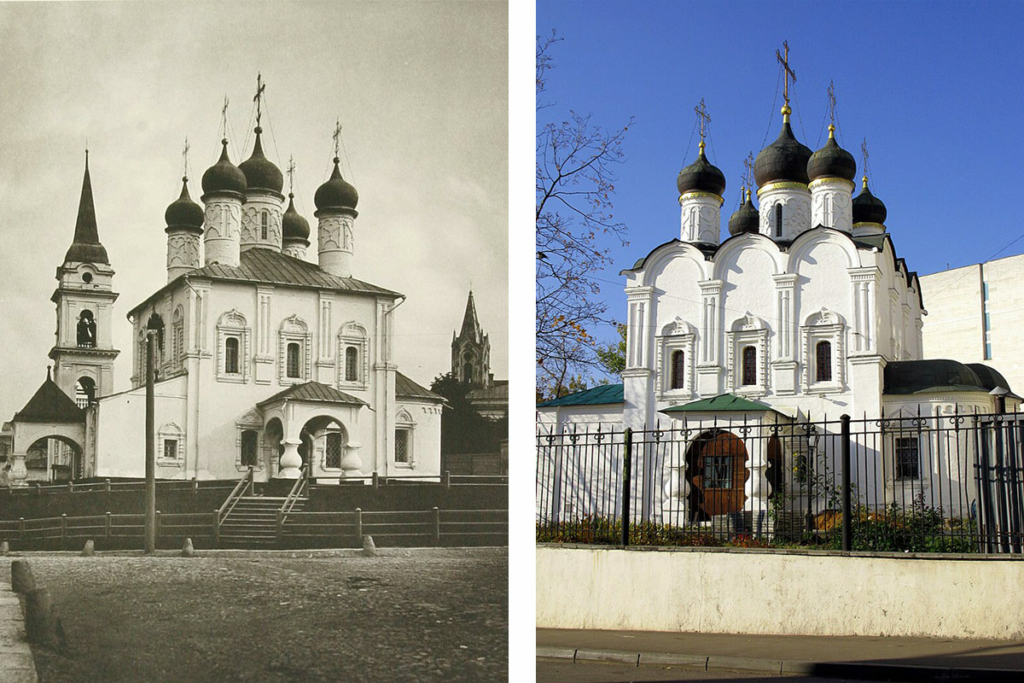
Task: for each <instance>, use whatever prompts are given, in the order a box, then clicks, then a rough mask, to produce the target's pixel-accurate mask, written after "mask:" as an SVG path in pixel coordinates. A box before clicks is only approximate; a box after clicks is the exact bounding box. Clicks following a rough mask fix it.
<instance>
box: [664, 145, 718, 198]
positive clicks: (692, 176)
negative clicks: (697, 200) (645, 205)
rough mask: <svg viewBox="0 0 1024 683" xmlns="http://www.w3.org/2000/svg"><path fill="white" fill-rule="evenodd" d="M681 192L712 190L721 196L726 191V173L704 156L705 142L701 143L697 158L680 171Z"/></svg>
mask: <svg viewBox="0 0 1024 683" xmlns="http://www.w3.org/2000/svg"><path fill="white" fill-rule="evenodd" d="M676 187H677V188H679V194H680V195H682V194H684V193H686V192H693V191H699V192H711V193H712V194H717V195H718V196H719V197H721V196H722V193H723V192H725V175H723V173H722V172H721V171H720V170H719V169H718V168H717V167H716V166H714V165H713V164H712V163H711V162H710V161H708V158H707V157H706V156H704V143H701V148H700V154H698V155H697V160H696V161H694V162H693V163H692V164H690V165H689V166H687V167H686V168H684V169H683V170H682V171H680V172H679V176H678V177H677V178H676Z"/></svg>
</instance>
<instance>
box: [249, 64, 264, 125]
mask: <svg viewBox="0 0 1024 683" xmlns="http://www.w3.org/2000/svg"><path fill="white" fill-rule="evenodd" d="M266 89H267V84H266V83H264V82H263V74H261V73H259V72H257V73H256V96H255V97H253V98H252V101H253V102H255V103H256V125H257V126H258V125H260V117H261V116H262V115H263V114H262V110H261V109H260V105H261V104H262V103H263V91H264V90H266Z"/></svg>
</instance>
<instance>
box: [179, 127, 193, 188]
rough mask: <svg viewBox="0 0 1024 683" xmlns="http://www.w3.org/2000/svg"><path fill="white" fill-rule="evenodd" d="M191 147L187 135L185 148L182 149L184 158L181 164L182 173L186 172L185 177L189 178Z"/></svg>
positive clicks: (182, 157)
mask: <svg viewBox="0 0 1024 683" xmlns="http://www.w3.org/2000/svg"><path fill="white" fill-rule="evenodd" d="M189 149H191V148H190V147H189V144H188V136H187V135H186V136H185V148H184V149H183V150H181V160H182V161H181V166H182V173H183V174H184V176H185V179H187V178H188V150H189Z"/></svg>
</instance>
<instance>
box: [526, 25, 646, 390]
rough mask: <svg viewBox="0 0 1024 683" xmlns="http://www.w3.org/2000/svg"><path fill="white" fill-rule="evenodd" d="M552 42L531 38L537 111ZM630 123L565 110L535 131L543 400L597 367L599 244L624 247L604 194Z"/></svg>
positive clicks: (601, 305)
mask: <svg viewBox="0 0 1024 683" xmlns="http://www.w3.org/2000/svg"><path fill="white" fill-rule="evenodd" d="M558 40H559V39H558V38H557V37H556V35H555V33H554V31H552V33H551V36H550V37H549V38H547V39H546V40H541V39H540V38H538V40H537V110H538V112H540V111H541V110H542V109H545V108H547V107H549V106H551V105H549V104H546V103H543V102H542V100H541V97H542V93H544V92H545V85H546V79H547V74H548V71H549V70H550V69H552V68H553V67H554V63H553V61H552V57H551V55H550V53H549V50H550V48H551V46H552V45H554V44H555V43H556V42H558ZM629 123H632V119H631V120H630V122H629ZM629 123H627V125H626V126H624V127H623V128H621V129H620V130H614V131H610V130H606V129H605V128H602V127H601V126H598V125H596V124H594V123H592V122H591V120H590V116H584V115H581V114H578V113H576V112H575V111H572V110H570V111H569V113H568V117H567V118H566V119H564V120H563V121H561V122H560V123H547V124H546V125H544V126H541V127H540V129H539V131H538V133H537V186H536V199H537V270H536V274H537V320H536V325H537V390H538V394H539V395H542V396H543V397H545V398H555V397H557V396H563V395H565V394H567V393H569V392H570V386H571V385H575V386H576V387H581V385H582V388H586V379H585V378H586V377H588V376H589V375H590V372H591V371H592V370H594V369H597V368H599V367H600V359H599V357H598V355H597V353H596V350H597V346H598V343H597V340H596V339H595V338H594V336H593V330H594V328H595V327H597V326H599V325H602V324H607V323H608V322H609V321H608V320H606V318H605V312H606V311H607V304H605V302H604V301H602V300H601V299H600V298H599V296H598V295H599V294H600V292H601V287H600V283H599V281H598V279H597V277H596V275H597V274H598V273H599V272H600V271H601V269H602V268H604V267H605V266H606V265H608V264H609V263H610V262H611V258H610V256H609V249H608V247H607V246H604V244H602V240H603V239H606V238H609V237H610V238H611V239H612V240H613V242H614V241H617V242H618V243H619V244H620V245H622V246H626V244H627V242H626V240H625V235H626V226H625V224H623V223H622V222H616V221H614V220H613V214H612V202H611V197H612V194H613V192H614V190H615V185H614V180H615V175H614V172H613V169H614V166H615V165H616V164H620V163H622V162H623V158H624V157H623V152H622V141H623V139H624V137H625V134H626V131H627V130H628V129H629Z"/></svg>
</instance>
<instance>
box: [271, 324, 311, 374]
mask: <svg viewBox="0 0 1024 683" xmlns="http://www.w3.org/2000/svg"><path fill="white" fill-rule="evenodd" d="M277 337H278V347H277V381H278V382H280V383H281V384H302V383H303V382H308V381H309V378H310V377H311V376H312V363H311V361H312V353H311V350H312V346H313V335H312V333H311V332H310V331H309V326H308V325H306V322H305V321H304V320H303V319H302V318H300V317H299V316H297V315H292V316H290V317H288V318H285V319H284V320H283V321H282V322H281V326H280V327H279V328H278V332H277ZM289 344H298V345H299V376H298V377H289V376H288V345H289Z"/></svg>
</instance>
